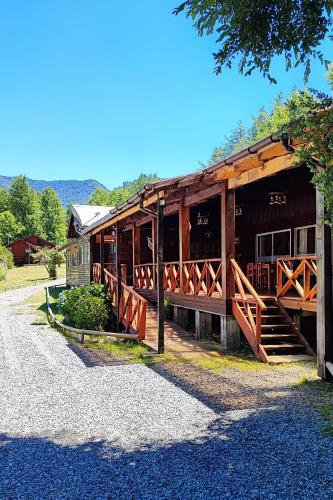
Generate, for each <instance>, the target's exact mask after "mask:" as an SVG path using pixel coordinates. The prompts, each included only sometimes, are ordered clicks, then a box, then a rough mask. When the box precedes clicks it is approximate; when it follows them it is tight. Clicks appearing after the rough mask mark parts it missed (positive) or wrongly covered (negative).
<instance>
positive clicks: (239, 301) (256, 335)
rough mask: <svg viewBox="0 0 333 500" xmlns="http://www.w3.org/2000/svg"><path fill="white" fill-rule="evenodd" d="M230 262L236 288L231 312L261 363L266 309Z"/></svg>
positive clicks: (245, 278) (247, 282)
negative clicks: (263, 319)
mask: <svg viewBox="0 0 333 500" xmlns="http://www.w3.org/2000/svg"><path fill="white" fill-rule="evenodd" d="M230 262H231V268H232V272H233V275H234V279H235V288H236V292H235V297H234V298H233V299H232V312H233V314H234V316H235V318H236V320H237V322H238V324H239V326H240V328H241V329H242V331H243V333H244V335H245V336H246V338H247V340H248V342H249V343H250V345H251V347H252V349H253V351H254V353H255V355H256V356H257V357H258V358H259V359H261V360H262V361H266V359H265V354H264V352H263V350H262V349H261V347H260V344H261V321H262V320H261V316H262V312H263V311H265V310H266V309H267V307H266V305H265V303H264V302H263V300H262V299H261V297H260V296H259V295H258V294H257V292H256V291H255V289H254V288H253V286H252V285H251V283H250V282H249V280H248V279H247V277H246V276H245V274H244V273H243V271H242V270H241V268H240V267H239V265H238V264H237V262H236V261H235V260H234V259H230Z"/></svg>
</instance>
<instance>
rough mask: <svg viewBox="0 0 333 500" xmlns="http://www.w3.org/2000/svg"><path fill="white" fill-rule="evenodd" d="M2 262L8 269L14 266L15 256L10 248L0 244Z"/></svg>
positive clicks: (0, 260) (0, 261) (0, 259)
mask: <svg viewBox="0 0 333 500" xmlns="http://www.w3.org/2000/svg"><path fill="white" fill-rule="evenodd" d="M0 263H1V264H2V265H4V266H6V268H7V269H12V268H13V267H14V256H13V254H12V252H11V250H9V249H8V248H6V247H4V246H3V245H0Z"/></svg>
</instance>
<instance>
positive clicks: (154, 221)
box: [151, 217, 157, 289]
mask: <svg viewBox="0 0 333 500" xmlns="http://www.w3.org/2000/svg"><path fill="white" fill-rule="evenodd" d="M151 240H152V245H153V251H152V253H153V270H152V272H153V288H154V289H156V286H157V272H156V262H157V219H156V217H153V218H152V221H151Z"/></svg>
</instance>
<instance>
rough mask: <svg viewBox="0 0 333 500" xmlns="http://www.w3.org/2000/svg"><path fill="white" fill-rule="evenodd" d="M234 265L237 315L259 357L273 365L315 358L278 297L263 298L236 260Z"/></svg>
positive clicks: (232, 262) (234, 307)
mask: <svg viewBox="0 0 333 500" xmlns="http://www.w3.org/2000/svg"><path fill="white" fill-rule="evenodd" d="M231 264H232V269H233V273H234V277H235V283H236V289H237V290H236V294H235V297H234V299H233V314H234V316H235V318H236V320H237V322H238V324H239V326H240V328H241V330H242V331H243V333H244V335H245V337H246V338H247V340H248V342H249V344H250V345H251V347H252V349H253V351H254V354H255V355H256V357H257V358H258V359H259V360H260V361H263V362H265V363H270V364H278V363H290V362H295V361H303V360H310V359H313V356H314V352H313V350H312V349H311V347H310V346H309V344H308V343H307V341H306V339H305V338H304V337H303V335H302V334H301V333H300V332H299V330H298V328H297V327H296V325H295V324H294V323H293V322H292V319H291V318H290V316H289V314H288V313H287V311H286V310H285V309H284V307H283V306H282V304H281V303H280V302H279V301H278V300H277V298H276V297H266V296H260V295H259V294H258V293H257V292H256V290H255V289H254V288H253V286H252V285H251V283H250V282H249V281H248V279H247V278H246V276H245V275H244V273H243V271H242V270H241V269H240V267H239V266H238V264H237V262H236V261H235V260H234V259H232V260H231Z"/></svg>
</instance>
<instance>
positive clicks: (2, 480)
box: [0, 410, 333, 499]
mask: <svg viewBox="0 0 333 500" xmlns="http://www.w3.org/2000/svg"><path fill="white" fill-rule="evenodd" d="M231 413H233V414H234V413H235V414H234V415H231V414H226V415H225V416H224V417H223V418H222V417H221V419H219V420H217V421H216V422H215V424H214V425H213V426H212V428H210V429H207V435H206V437H204V438H201V439H200V440H197V441H185V440H184V441H181V442H176V443H173V444H171V445H164V446H163V445H159V446H158V445H154V446H152V445H151V446H149V445H148V446H146V447H145V449H137V450H135V451H128V450H124V449H121V448H119V447H117V446H113V445H112V443H111V444H108V443H107V442H105V441H98V442H96V441H94V442H86V443H84V444H80V445H77V446H74V445H73V446H68V445H58V444H55V443H53V442H51V441H50V440H47V439H44V438H41V437H33V438H13V437H11V436H8V435H6V434H2V435H0V462H1V468H0V498H4V499H7V498H34V499H36V498H111V499H113V498H235V499H236V498H237V499H238V498H320V499H325V498H332V496H333V453H332V451H333V446H332V441H331V440H330V439H328V438H325V437H323V436H321V435H320V434H319V431H318V421H317V420H316V419H315V418H313V416H312V415H304V414H302V413H301V414H299V413H297V412H296V411H290V412H286V411H282V410H262V411H257V412H247V413H245V414H244V412H238V413H237V412H231ZM184 418H186V415H184ZM143 425H144V424H143ZM92 426H93V424H92ZM92 432H93V430H92Z"/></svg>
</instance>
